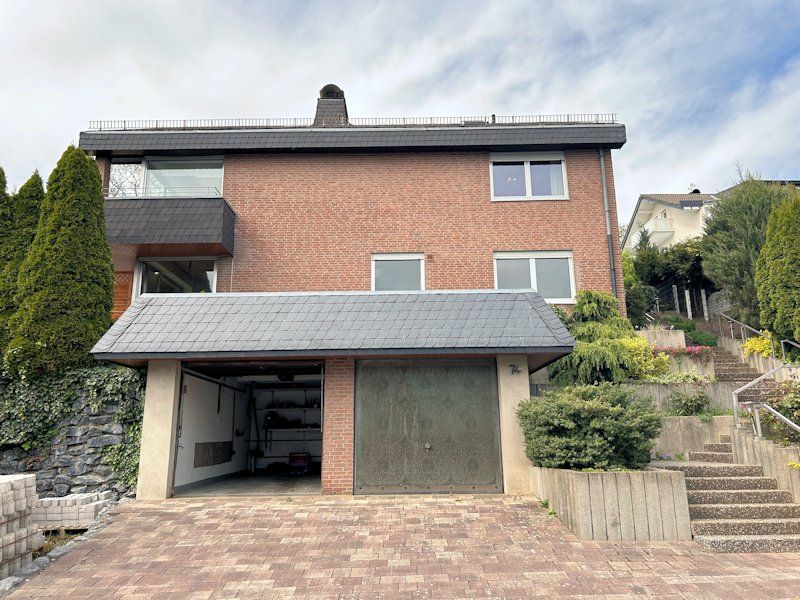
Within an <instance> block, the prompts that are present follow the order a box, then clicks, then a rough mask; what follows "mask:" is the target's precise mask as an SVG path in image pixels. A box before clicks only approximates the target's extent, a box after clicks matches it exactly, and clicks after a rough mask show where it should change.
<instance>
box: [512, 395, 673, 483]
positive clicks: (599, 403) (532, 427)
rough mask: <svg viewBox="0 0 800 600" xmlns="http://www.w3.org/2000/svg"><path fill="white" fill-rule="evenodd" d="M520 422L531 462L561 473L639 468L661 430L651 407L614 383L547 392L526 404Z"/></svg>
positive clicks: (519, 410) (520, 407)
mask: <svg viewBox="0 0 800 600" xmlns="http://www.w3.org/2000/svg"><path fill="white" fill-rule="evenodd" d="M517 418H518V419H519V423H520V425H521V427H522V430H523V432H524V434H525V451H526V453H527V455H528V458H529V459H530V460H531V462H532V463H533V464H534V465H537V466H541V467H552V468H558V469H604V470H610V469H636V468H640V467H641V466H642V465H644V464H646V463H647V462H648V461H649V458H650V451H651V450H652V448H653V440H654V439H655V437H656V436H657V435H658V434H659V432H660V430H661V417H660V415H659V414H658V413H657V412H656V411H655V410H654V409H653V407H652V404H651V403H650V402H648V401H647V400H643V399H641V398H638V397H637V396H636V394H635V393H634V392H633V391H631V390H626V389H624V388H622V387H620V386H616V385H612V384H610V383H603V384H600V385H579V386H568V387H564V388H559V389H556V390H553V391H548V392H545V393H544V394H543V395H542V396H541V397H540V398H531V399H529V400H525V401H523V402H521V403H520V405H519V408H518V410H517Z"/></svg>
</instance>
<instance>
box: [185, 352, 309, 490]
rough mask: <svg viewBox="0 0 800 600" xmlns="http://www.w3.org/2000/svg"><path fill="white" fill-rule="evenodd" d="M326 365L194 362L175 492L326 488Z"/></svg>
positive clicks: (187, 374)
mask: <svg viewBox="0 0 800 600" xmlns="http://www.w3.org/2000/svg"><path fill="white" fill-rule="evenodd" d="M323 373H324V368H323V364H322V363H321V362H305V363H298V362H272V363H270V362H241V363H228V362H226V363H221V362H207V363H198V362H193V363H186V364H184V368H183V371H182V378H181V396H180V405H179V414H178V426H177V437H176V451H175V469H174V473H175V475H174V484H173V486H174V487H173V495H174V496H175V497H210V496H272V495H310V494H319V493H320V490H321V480H320V472H321V464H322V425H323V423H322V403H323V391H322V390H323V378H324V375H323Z"/></svg>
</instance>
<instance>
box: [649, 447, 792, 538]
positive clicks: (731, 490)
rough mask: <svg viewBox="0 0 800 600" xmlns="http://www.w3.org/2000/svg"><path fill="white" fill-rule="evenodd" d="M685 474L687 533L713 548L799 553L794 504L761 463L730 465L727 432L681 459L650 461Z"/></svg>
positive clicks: (659, 467)
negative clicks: (698, 450)
mask: <svg viewBox="0 0 800 600" xmlns="http://www.w3.org/2000/svg"><path fill="white" fill-rule="evenodd" d="M650 467H651V468H654V469H667V470H671V471H682V472H683V473H684V475H685V476H686V494H687V496H688V500H689V518H690V520H691V526H692V534H693V536H694V539H695V541H696V542H698V543H699V544H701V545H703V546H705V547H706V548H708V549H709V550H712V551H715V552H798V551H800V504H794V503H793V501H792V494H791V492H788V491H786V490H779V489H778V483H777V481H776V480H775V478H774V477H765V476H764V469H763V468H762V467H761V465H742V464H736V463H734V460H733V450H732V447H731V444H730V436H727V435H723V436H721V437H720V442H719V443H714V444H705V447H704V450H703V451H702V452H689V453H688V460H687V461H654V462H652V463H651V464H650Z"/></svg>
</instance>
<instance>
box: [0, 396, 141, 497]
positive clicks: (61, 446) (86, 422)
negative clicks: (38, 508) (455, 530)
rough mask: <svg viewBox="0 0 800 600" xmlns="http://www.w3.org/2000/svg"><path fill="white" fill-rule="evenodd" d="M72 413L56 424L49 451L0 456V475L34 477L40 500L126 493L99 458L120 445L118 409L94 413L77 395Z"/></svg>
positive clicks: (121, 432) (8, 453)
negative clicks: (91, 493)
mask: <svg viewBox="0 0 800 600" xmlns="http://www.w3.org/2000/svg"><path fill="white" fill-rule="evenodd" d="M72 409H73V410H72V415H73V416H72V417H70V418H68V419H65V420H64V421H62V422H61V423H59V426H58V428H57V433H56V435H55V436H54V437H53V441H52V445H51V446H50V447H49V448H43V449H41V450H34V451H31V452H26V451H23V450H19V449H14V450H6V451H3V452H2V453H0V475H10V474H13V473H23V472H33V473H35V474H36V491H37V492H38V494H39V496H40V497H43V498H46V497H60V496H66V495H67V494H78V493H84V492H100V491H104V490H113V491H115V492H117V493H124V492H126V491H127V488H126V487H125V486H123V485H121V484H120V483H119V481H118V477H117V474H116V472H115V471H114V469H113V468H112V467H111V466H109V465H108V464H107V463H106V461H105V459H104V458H103V456H102V451H103V449H104V448H106V447H107V446H111V445H114V444H119V443H121V442H122V441H123V427H122V425H121V424H120V423H118V422H117V421H116V420H115V415H116V413H117V411H118V407H116V406H109V407H104V408H100V409H99V410H98V411H97V412H94V411H93V410H92V407H91V406H90V405H89V403H88V402H85V401H84V399H83V397H82V396H81V395H80V394H79V398H78V400H76V401H75V402H74V404H73V406H72Z"/></svg>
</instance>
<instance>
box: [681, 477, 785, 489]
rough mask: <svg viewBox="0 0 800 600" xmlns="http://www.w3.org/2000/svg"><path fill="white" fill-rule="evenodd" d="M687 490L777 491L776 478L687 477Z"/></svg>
mask: <svg viewBox="0 0 800 600" xmlns="http://www.w3.org/2000/svg"><path fill="white" fill-rule="evenodd" d="M686 489H687V490H777V489H778V480H777V479H775V478H774V477H687V478H686Z"/></svg>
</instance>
